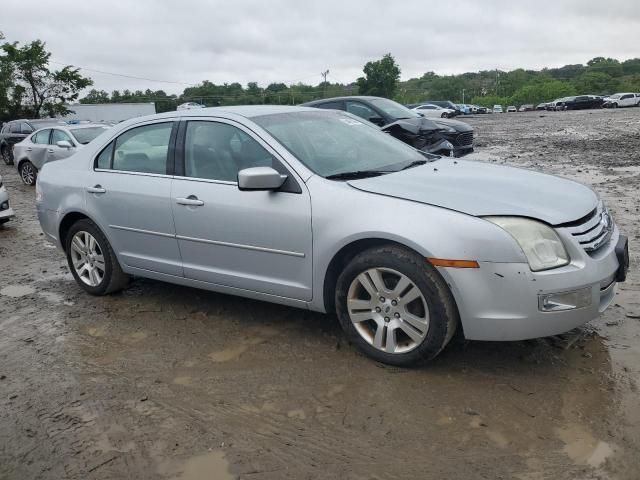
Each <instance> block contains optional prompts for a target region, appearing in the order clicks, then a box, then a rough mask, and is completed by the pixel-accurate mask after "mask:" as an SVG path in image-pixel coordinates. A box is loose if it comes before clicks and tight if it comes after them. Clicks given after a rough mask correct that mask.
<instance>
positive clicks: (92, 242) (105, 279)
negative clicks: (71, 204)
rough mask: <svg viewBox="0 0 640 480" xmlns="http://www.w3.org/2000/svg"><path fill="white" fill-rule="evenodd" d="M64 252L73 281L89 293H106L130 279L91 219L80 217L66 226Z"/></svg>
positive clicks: (121, 286) (122, 285)
mask: <svg viewBox="0 0 640 480" xmlns="http://www.w3.org/2000/svg"><path fill="white" fill-rule="evenodd" d="M66 252H67V262H68V263H69V268H70V269H71V273H72V274H73V277H74V278H75V279H76V282H78V285H80V286H81V287H82V288H83V289H84V290H86V291H87V292H89V293H90V294H92V295H106V294H108V293H112V292H115V291H118V290H121V289H123V288H124V287H126V286H127V284H128V283H129V276H128V275H127V274H125V273H124V272H123V271H122V268H120V264H119V263H118V259H117V258H116V255H115V253H114V252H113V249H112V248H111V245H110V244H109V241H108V240H107V239H106V237H105V236H104V234H103V233H102V232H101V231H100V229H99V228H98V226H97V225H96V224H95V223H93V222H92V221H91V220H88V219H84V220H79V221H77V222H76V223H74V224H73V226H72V227H71V228H70V229H69V233H68V234H67V238H66Z"/></svg>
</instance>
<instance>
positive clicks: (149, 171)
mask: <svg viewBox="0 0 640 480" xmlns="http://www.w3.org/2000/svg"><path fill="white" fill-rule="evenodd" d="M176 128H177V122H174V121H173V120H172V119H162V120H155V121H151V122H145V123H142V124H137V125H135V126H133V127H131V128H129V129H128V130H126V131H124V132H122V133H120V134H119V135H118V136H117V137H116V138H115V139H113V140H112V141H111V142H110V143H109V144H107V145H106V146H105V147H104V148H103V149H102V150H101V151H100V153H99V154H98V155H97V156H96V158H95V159H94V164H93V169H92V171H91V173H90V175H89V177H88V180H87V182H86V185H85V189H86V193H85V198H86V203H87V209H88V212H89V215H90V216H91V217H92V218H93V219H94V220H95V221H96V222H97V223H98V225H99V226H100V228H102V229H103V231H105V232H106V234H107V236H108V238H109V240H110V242H111V245H112V246H113V248H114V250H115V251H116V252H117V254H118V258H119V260H120V262H122V263H124V264H125V265H126V266H128V267H132V268H134V269H139V270H140V271H141V273H143V272H158V273H163V274H167V275H172V276H182V259H181V258H180V252H179V250H178V242H177V240H176V238H175V227H174V225H173V215H172V213H171V203H170V201H171V199H170V196H171V178H172V174H173V145H174V139H175V129H176ZM129 270H130V269H129ZM130 271H131V272H132V273H135V270H130Z"/></svg>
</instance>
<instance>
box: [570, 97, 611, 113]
mask: <svg viewBox="0 0 640 480" xmlns="http://www.w3.org/2000/svg"><path fill="white" fill-rule="evenodd" d="M602 103H603V101H602V99H601V98H600V97H596V96H594V95H578V96H577V97H572V98H570V99H568V100H567V101H565V102H564V106H565V108H566V110H585V109H588V108H601V107H602Z"/></svg>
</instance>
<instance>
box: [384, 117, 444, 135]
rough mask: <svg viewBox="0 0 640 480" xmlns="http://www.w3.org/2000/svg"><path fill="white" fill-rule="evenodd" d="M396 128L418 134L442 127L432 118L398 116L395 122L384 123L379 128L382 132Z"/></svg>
mask: <svg viewBox="0 0 640 480" xmlns="http://www.w3.org/2000/svg"><path fill="white" fill-rule="evenodd" d="M398 128H400V129H402V130H406V131H407V132H410V133H412V134H414V135H418V134H419V133H420V132H424V131H437V130H441V129H442V127H439V126H438V125H436V124H435V122H434V121H433V120H432V119H430V118H426V117H420V118H400V119H398V120H396V121H395V122H391V123H388V124H386V125H384V126H383V127H382V128H381V130H382V131H384V132H392V131H394V130H397V129H398Z"/></svg>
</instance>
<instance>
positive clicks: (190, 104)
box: [176, 102, 205, 110]
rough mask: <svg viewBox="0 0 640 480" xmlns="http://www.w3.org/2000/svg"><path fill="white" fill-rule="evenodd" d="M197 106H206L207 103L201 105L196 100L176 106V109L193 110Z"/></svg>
mask: <svg viewBox="0 0 640 480" xmlns="http://www.w3.org/2000/svg"><path fill="white" fill-rule="evenodd" d="M195 108H205V105H201V104H199V103H196V102H187V103H182V104H180V105H178V106H177V107H176V110H193V109H195Z"/></svg>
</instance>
